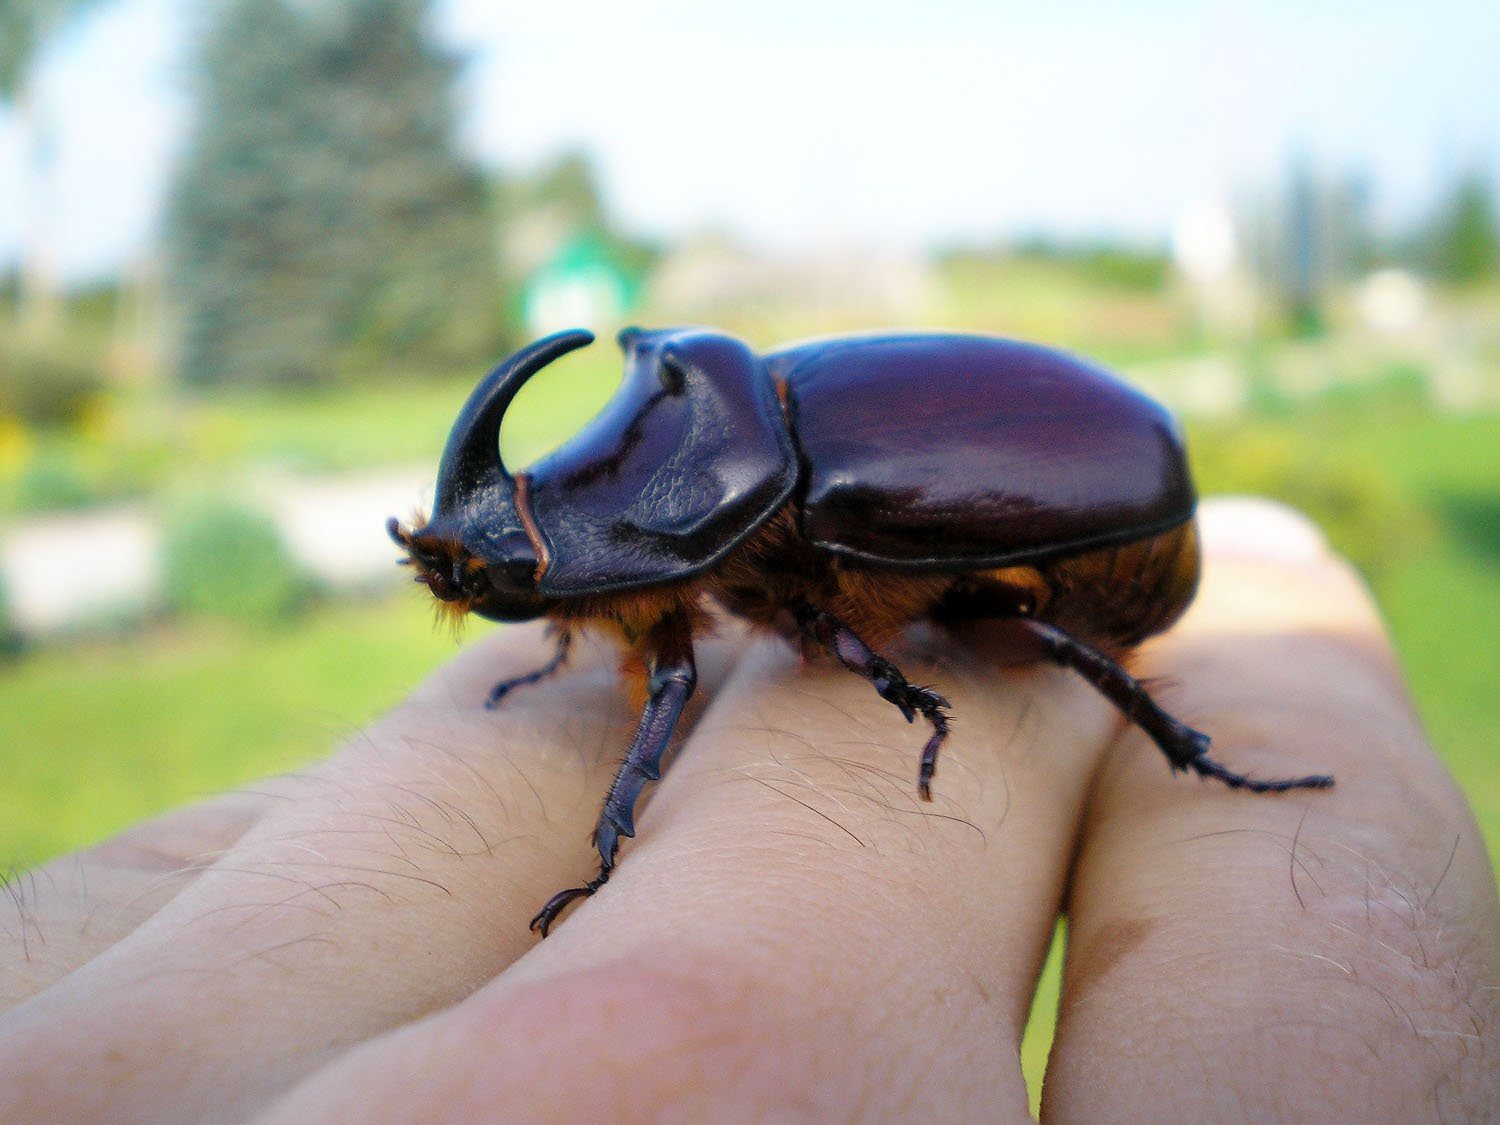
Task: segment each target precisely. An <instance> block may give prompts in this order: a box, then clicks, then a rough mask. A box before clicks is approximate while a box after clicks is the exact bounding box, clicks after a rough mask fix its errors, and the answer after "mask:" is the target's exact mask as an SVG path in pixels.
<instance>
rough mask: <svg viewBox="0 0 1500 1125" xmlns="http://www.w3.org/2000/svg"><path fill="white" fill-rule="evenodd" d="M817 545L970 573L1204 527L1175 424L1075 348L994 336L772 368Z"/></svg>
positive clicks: (849, 350)
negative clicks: (1192, 524) (1192, 523)
mask: <svg viewBox="0 0 1500 1125" xmlns="http://www.w3.org/2000/svg"><path fill="white" fill-rule="evenodd" d="M767 362H768V364H769V366H770V369H771V371H772V374H773V375H774V376H775V377H776V378H777V379H778V380H779V381H781V382H782V383H783V384H784V385H785V387H786V393H787V397H788V406H789V410H790V415H791V422H792V432H793V436H794V440H795V441H796V443H797V447H798V454H799V459H800V461H801V465H802V472H803V481H802V489H803V491H802V493H801V504H800V506H801V524H802V530H803V533H804V534H805V535H806V536H807V538H808V539H809V540H810V541H811V542H812V543H814V544H815V545H816V546H818V547H819V548H821V549H823V550H826V551H830V552H833V553H835V554H839V555H845V556H850V557H852V558H856V559H861V560H865V561H869V562H875V563H886V564H894V565H898V566H903V567H932V568H941V569H949V570H960V569H962V570H968V569H974V568H976V567H988V566H1009V565H1014V564H1018V563H1027V562H1033V561H1036V560H1040V559H1045V558H1056V557H1063V556H1067V555H1071V554H1077V553H1079V552H1082V551H1086V550H1090V549H1093V548H1096V547H1103V546H1108V545H1111V544H1116V543H1125V542H1130V541H1132V540H1138V539H1141V538H1143V537H1146V536H1149V535H1153V534H1156V533H1159V532H1162V531H1166V530H1169V529H1171V528H1173V527H1176V526H1178V525H1180V524H1182V523H1184V522H1185V521H1187V520H1189V519H1191V518H1192V515H1193V508H1194V504H1195V496H1194V492H1193V486H1192V482H1191V479H1190V477H1189V475H1188V469H1187V463H1186V459H1185V456H1184V453H1183V447H1182V441H1181V437H1180V434H1179V432H1178V429H1177V426H1176V424H1175V423H1174V421H1173V419H1172V417H1171V415H1169V414H1168V413H1167V412H1166V410H1165V409H1164V408H1162V407H1161V406H1159V405H1158V404H1157V403H1155V402H1154V401H1152V400H1151V399H1149V398H1147V397H1146V396H1145V395H1143V394H1141V393H1140V392H1138V391H1136V390H1134V389H1132V388H1131V387H1129V386H1127V385H1126V384H1124V383H1122V382H1121V381H1120V380H1118V379H1116V378H1115V377H1114V376H1112V375H1110V374H1109V373H1107V372H1105V371H1103V370H1101V369H1099V368H1097V367H1095V366H1093V365H1091V364H1089V363H1086V362H1084V361H1083V360H1081V359H1078V358H1076V357H1074V356H1071V355H1068V354H1067V353H1064V352H1059V351H1055V350H1053V349H1051V348H1045V347H1041V346H1038V345H1035V344H1027V343H1021V342H1018V341H1014V340H1003V339H996V338H991V337H984V336H963V335H943V334H925V333H924V334H912V335H906V336H889V335H884V336H870V337H849V338H843V339H836V340H828V341H820V342H816V343H812V344H805V345H801V346H797V347H793V348H788V349H785V350H783V351H780V352H775V353H772V354H771V355H769V356H767Z"/></svg>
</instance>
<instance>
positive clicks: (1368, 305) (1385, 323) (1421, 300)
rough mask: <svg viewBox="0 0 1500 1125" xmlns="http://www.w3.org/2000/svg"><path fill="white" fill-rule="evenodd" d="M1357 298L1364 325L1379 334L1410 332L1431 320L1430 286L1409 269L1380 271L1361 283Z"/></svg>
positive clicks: (1400, 334) (1406, 333)
mask: <svg viewBox="0 0 1500 1125" xmlns="http://www.w3.org/2000/svg"><path fill="white" fill-rule="evenodd" d="M1354 299H1355V302H1356V304H1357V306H1358V308H1359V316H1360V319H1361V320H1362V321H1363V322H1364V326H1365V327H1366V328H1368V329H1369V330H1370V331H1371V332H1374V333H1376V334H1377V335H1381V336H1405V335H1409V334H1411V333H1412V332H1415V331H1416V330H1417V329H1419V328H1421V327H1422V326H1423V324H1424V322H1425V321H1426V319H1427V306H1428V301H1427V286H1425V285H1424V284H1423V283H1422V281H1421V280H1420V279H1419V278H1418V277H1417V276H1416V275H1415V274H1412V273H1409V272H1407V271H1406V270H1398V269H1383V270H1376V271H1375V272H1374V273H1372V274H1370V275H1369V276H1368V277H1366V278H1365V279H1364V280H1363V281H1361V282H1360V283H1359V287H1358V289H1356V291H1355V295H1354Z"/></svg>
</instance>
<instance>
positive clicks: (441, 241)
mask: <svg viewBox="0 0 1500 1125" xmlns="http://www.w3.org/2000/svg"><path fill="white" fill-rule="evenodd" d="M1313 7H1314V6H1307V5H1294V4H1290V3H1286V4H1283V3H1280V2H1277V3H1272V4H1267V5H1256V6H1254V7H1251V6H1249V5H1238V4H1233V3H1218V4H1210V5H1190V4H1186V3H1173V2H1167V0H1164V2H1162V3H1150V4H1146V3H1142V4H1127V5H1104V4H1102V3H1074V4H1068V5H1061V6H1048V8H1047V11H1046V13H1045V14H1043V13H1041V12H1040V10H1039V9H1035V7H1034V6H1022V5H1009V4H998V5H992V6H976V5H965V4H960V3H956V2H953V0H943V2H941V3H936V4H934V5H932V6H931V11H930V12H928V13H927V14H926V15H925V16H923V17H921V18H920V19H918V18H917V17H915V16H912V15H907V16H902V15H899V14H886V15H881V14H879V13H877V12H874V11H872V10H870V9H869V8H868V6H860V5H852V4H845V3H830V4H827V5H824V6H817V5H814V6H810V7H809V6H806V5H795V4H790V3H782V2H781V0H775V2H772V3H765V4H756V5H752V4H749V3H748V2H735V3H728V2H724V3H708V4H687V3H684V2H678V0H650V2H647V3H642V4H638V5H636V4H633V5H608V4H606V3H603V2H602V0H560V2H559V3H557V4H552V5H542V6H537V5H521V4H512V3H508V2H507V3H496V4H481V3H478V2H465V0H446V2H443V3H428V2H425V0H217V2H215V3H212V4H206V5H202V4H191V3H187V2H185V0H93V2H90V0H74V2H72V3H68V2H64V0H0V516H3V522H0V777H3V779H4V780H3V781H0V865H3V864H7V863H9V864H17V865H18V864H23V863H27V862H32V861H36V860H39V859H42V858H45V857H46V856H48V855H50V854H53V853H55V852H58V851H60V850H63V849H65V848H69V847H73V846H76V845H78V844H81V843H84V842H87V841H89V840H91V839H95V838H98V837H100V836H102V835H104V834H107V833H108V832H110V831H112V830H114V829H116V828H118V827H119V826H121V825H123V824H125V823H127V822H129V821H131V820H133V819H135V818H137V817H139V816H141V815H144V814H146V813H149V812H151V811H154V810H156V809H159V808H162V807H164V806H167V805H170V804H172V803H174V802H177V801H180V800H182V799H185V798H187V797H190V796H194V795H197V794H201V793H205V792H208V791H212V790H214V789H216V788H218V787H221V786H225V785H232V784H235V783H237V782H241V781H244V780H245V779H247V778H249V777H252V776H255V775H256V774H259V773H263V772H265V771H269V770H274V769H282V768H287V767H289V766H292V765H295V764H296V763H297V762H299V761H302V760H305V759H306V758H307V757H308V756H309V755H311V754H315V753H318V752H321V751H323V750H325V749H326V748H328V747H329V746H331V745H332V744H333V743H334V742H335V741H336V740H337V738H338V737H339V735H340V734H341V733H342V732H344V731H347V730H350V729H353V728H355V727H357V725H358V724H359V723H361V722H363V721H364V720H365V719H367V718H368V717H369V716H370V715H372V714H373V713H374V712H376V711H377V710H379V709H380V708H382V707H384V706H387V705H389V704H390V703H391V702H392V701H394V700H395V699H396V698H397V697H398V696H399V694H400V693H401V692H402V691H403V690H404V689H406V688H407V687H409V686H410V685H411V684H412V683H413V682H414V681H415V680H416V679H417V678H418V677H419V676H420V675H421V674H422V673H423V672H424V671H425V670H427V669H429V668H431V667H432V666H434V665H435V664H436V663H437V662H439V661H440V660H442V659H444V658H445V657H446V656H447V655H448V654H449V653H450V652H451V641H450V640H449V639H448V638H447V637H446V636H445V635H443V634H435V633H434V632H433V631H432V630H431V629H430V628H429V627H428V624H427V621H426V617H427V613H428V609H427V606H426V604H425V602H424V599H423V598H422V597H421V592H420V591H417V590H414V589H412V588H411V587H410V585H409V584H405V583H403V582H402V580H401V577H402V576H401V575H399V574H397V573H396V568H395V567H394V566H392V565H391V563H392V561H393V558H394V552H393V550H392V548H391V546H390V545H389V543H388V542H387V541H386V540H385V538H384V534H383V531H382V527H381V524H382V521H383V519H384V517H385V516H386V515H389V514H393V513H403V514H404V513H406V512H408V511H409V510H410V509H411V508H412V507H414V506H417V505H420V504H421V503H422V502H423V500H424V498H425V497H426V495H427V494H428V493H429V491H430V482H431V475H432V472H433V468H434V466H435V461H436V457H437V455H438V452H439V451H440V449H441V445H442V441H443V438H444V436H445V434H446V431H447V427H448V425H449V423H450V422H451V420H452V418H453V415H454V413H455V411H456V409H457V407H458V405H459V404H460V403H461V402H462V400H463V398H464V396H465V394H466V393H467V391H468V390H469V388H470V387H471V386H472V384H473V382H474V380H475V379H476V378H477V376H478V375H479V374H480V373H481V372H482V371H483V370H484V369H485V368H486V367H487V365H489V364H490V363H492V362H493V361H494V360H495V358H496V357H497V356H499V355H500V354H501V353H503V352H504V351H505V350H506V349H507V348H510V347H513V346H514V345H516V344H518V343H519V342H521V341H523V340H525V339H527V338H529V337H532V336H535V335H537V334H540V333H543V332H546V331H551V330H553V329H557V328H561V327H571V326H575V325H584V326H588V327H591V328H594V329H595V330H596V331H599V332H600V334H601V337H602V339H604V340H607V339H608V333H610V332H611V331H612V330H613V329H615V328H618V327H619V326H621V325H622V324H625V323H629V322H640V323H648V324H655V323H683V322H696V323H709V324H714V325H718V326H722V327H724V328H726V329H728V330H730V331H733V332H737V333H740V334H742V335H743V336H744V337H745V338H746V339H748V340H749V341H750V342H751V343H752V344H754V345H757V346H762V347H766V346H771V345H774V344H776V343H779V342H782V341H785V340H788V339H792V338H797V337H802V336H808V335H814V334H821V333H828V332H837V331H842V330H848V329H857V328H878V327H890V326H898V325H899V326H907V325H920V326H927V327H934V328H958V329H968V330H977V331H985V332H996V333H1002V334H1006V335H1012V336H1020V337H1027V338H1032V339H1037V340H1041V341H1045V342H1048V343H1051V344H1055V345H1059V346H1062V347H1066V348H1070V349H1073V350H1076V351H1080V352H1084V353H1087V354H1090V355H1092V356H1095V357H1097V358H1099V359H1101V360H1103V361H1105V362H1106V363H1108V364H1110V365H1112V366H1114V367H1115V368H1116V369H1118V370H1119V371H1121V372H1122V373H1123V374H1124V375H1125V376H1126V377H1127V378H1129V379H1131V380H1133V381H1135V382H1136V383H1138V384H1139V385H1140V386H1142V387H1144V388H1146V389H1147V390H1149V391H1150V392H1151V393H1153V394H1156V395H1158V396H1159V397H1161V398H1162V399H1164V400H1165V401H1166V402H1168V403H1169V404H1171V405H1172V406H1173V407H1174V408H1175V409H1177V410H1178V411H1179V412H1180V414H1181V415H1182V416H1183V417H1184V419H1185V421H1186V424H1187V428H1188V431H1189V436H1190V442H1191V450H1192V455H1193V458H1194V462H1195V466H1196V471H1197V473H1198V477H1199V481H1200V483H1201V485H1202V488H1203V490H1204V491H1206V492H1215V491H1253V492H1259V493H1265V494H1268V495H1272V496H1277V497H1281V498H1283V499H1285V500H1287V501H1289V502H1290V503H1292V504H1294V505H1296V506H1298V507H1300V508H1302V509H1304V510H1305V511H1307V512H1309V513H1310V514H1311V515H1312V516H1313V517H1314V518H1315V519H1316V520H1317V521H1318V522H1319V523H1320V524H1321V525H1322V526H1323V527H1324V528H1325V529H1326V531H1327V532H1328V534H1329V535H1330V537H1331V538H1332V539H1333V541H1334V542H1335V544H1336V545H1337V546H1338V547H1339V548H1340V549H1341V550H1343V551H1345V552H1346V553H1348V554H1349V555H1350V557H1351V558H1353V559H1354V560H1355V562H1356V563H1357V564H1358V565H1359V566H1360V568H1361V569H1362V570H1363V571H1364V573H1365V574H1366V576H1367V577H1368V578H1369V580H1370V582H1371V583H1372V585H1373V586H1374V589H1375V591H1376V593H1377V596H1378V597H1379V598H1380V600H1381V603H1382V605H1383V607H1384V609H1385V611H1386V613H1387V614H1388V616H1389V619H1390V621H1391V625H1392V628H1393V630H1394V632H1395V635H1396V638H1397V641H1398V644H1399V646H1400V649H1401V653H1402V656H1403V659H1404V661H1405V663H1406V666H1407V669H1408V671H1409V674H1410V677H1411V681H1412V685H1413V688H1414V691H1415V694H1416V697H1417V700H1418V704H1419V706H1420V708H1421V710H1422V712H1423V714H1424V716H1425V718H1426V720H1427V722H1428V723H1429V725H1430V728H1431V730H1432V733H1433V736H1434V738H1435V740H1436V741H1437V743H1438V745H1439V747H1440V748H1441V750H1442V752H1443V753H1444V755H1445V756H1446V757H1447V759H1448V761H1449V763H1450V764H1451V766H1452V768H1453V770H1454V771H1455V773H1456V774H1457V775H1458V777H1459V778H1460V781H1461V782H1462V784H1463V785H1464V786H1465V788H1466V789H1467V791H1468V792H1469V794H1470V796H1471V798H1472V799H1473V801H1474V802H1475V805H1476V807H1477V808H1478V810H1479V814H1480V817H1481V820H1482V822H1483V824H1484V827H1485V829H1486V831H1487V833H1488V835H1489V840H1490V843H1491V847H1492V848H1494V847H1495V846H1496V842H1497V841H1500V755H1497V754H1496V746H1497V742H1500V692H1496V690H1495V683H1496V680H1497V673H1500V661H1497V659H1496V641H1495V638H1496V636H1497V635H1500V251H1497V246H1500V222H1497V214H1496V202H1495V192H1496V167H1497V154H1500V79H1497V77H1496V72H1495V68H1494V65H1493V64H1494V58H1493V45H1494V44H1495V43H1497V42H1500V15H1497V14H1496V11H1495V10H1494V9H1493V8H1492V7H1490V6H1487V5H1481V4H1478V3H1461V2H1447V0H1444V2H1439V3H1437V4H1436V5H1435V8H1434V6H1432V5H1429V6H1424V8H1423V9H1422V11H1421V12H1415V13H1414V12H1410V11H1407V10H1406V9H1404V8H1402V7H1400V6H1396V5H1393V4H1385V3H1374V4H1362V5H1352V4H1333V5H1326V6H1316V10H1313ZM1435 9H1441V11H1438V10H1435ZM773 75H779V77H775V76H773ZM617 375H618V359H617V356H616V355H615V354H613V349H612V347H611V346H609V345H608V344H607V343H601V344H600V345H597V346H596V347H595V348H593V349H590V350H589V351H588V352H586V353H584V354H583V355H582V356H581V357H578V358H571V359H569V360H568V361H567V362H566V363H564V364H562V365H560V366H559V369H558V370H557V371H556V372H555V373H550V372H549V374H548V375H547V376H545V377H543V378H542V379H539V380H537V381H536V383H535V385H533V386H529V387H528V388H527V391H526V393H525V396H524V398H523V400H522V402H521V403H520V404H518V406H517V409H516V410H514V411H513V412H512V415H511V416H510V417H508V419H507V430H506V432H505V434H504V435H503V436H502V442H503V444H504V445H505V447H506V455H507V459H508V460H509V461H511V463H514V464H520V463H524V462H525V461H526V460H528V459H529V458H530V457H532V456H534V455H536V454H537V453H540V452H542V451H544V450H545V449H546V448H548V446H549V445H550V444H551V443H554V442H555V441H557V440H558V439H560V438H561V437H562V436H565V435H566V434H567V433H568V432H570V431H571V430H572V429H574V428H576V426H577V425H578V424H579V423H580V422H581V421H582V420H584V419H585V418H587V417H588V416H589V415H590V414H591V413H592V412H593V411H594V410H595V409H597V407H598V406H599V405H600V404H601V403H602V402H603V400H604V399H605V397H607V395H608V394H609V392H610V390H611V389H612V386H613V384H614V382H615V380H616V378H617Z"/></svg>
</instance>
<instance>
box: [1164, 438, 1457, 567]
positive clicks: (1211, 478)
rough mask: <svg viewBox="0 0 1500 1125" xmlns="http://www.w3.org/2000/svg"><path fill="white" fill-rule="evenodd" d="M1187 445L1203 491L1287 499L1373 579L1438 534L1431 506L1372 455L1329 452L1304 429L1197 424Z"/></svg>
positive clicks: (1341, 451)
mask: <svg viewBox="0 0 1500 1125" xmlns="http://www.w3.org/2000/svg"><path fill="white" fill-rule="evenodd" d="M1189 450H1190V453H1191V455H1192V460H1193V471H1194V474H1195V477H1196V479H1197V482H1198V487H1199V490H1200V491H1201V492H1203V493H1204V494H1209V493H1215V492H1245V493H1254V494H1256V495H1260V496H1270V497H1273V498H1275V499H1277V500H1283V501H1285V502H1286V503H1288V504H1290V505H1292V506H1293V507H1294V508H1297V509H1298V510H1300V511H1302V512H1304V513H1306V514H1307V515H1308V516H1309V517H1311V518H1312V519H1313V520H1314V522H1316V523H1317V524H1318V526H1319V527H1320V528H1322V529H1323V533H1324V534H1325V535H1326V536H1328V540H1329V542H1330V543H1332V544H1333V546H1334V548H1335V549H1336V550H1338V551H1339V552H1340V553H1342V554H1344V555H1346V556H1347V557H1348V558H1349V559H1350V560H1351V561H1352V562H1353V563H1354V564H1355V565H1356V566H1357V567H1359V568H1360V570H1362V571H1363V572H1364V573H1365V574H1367V575H1369V576H1370V577H1372V578H1377V577H1378V576H1379V575H1380V574H1381V573H1382V572H1383V571H1384V570H1386V569H1387V568H1388V567H1389V566H1390V565H1391V564H1392V563H1393V562H1394V561H1395V560H1397V559H1398V558H1401V557H1404V556H1405V555H1406V554H1407V552H1409V551H1412V550H1414V549H1419V548H1420V547H1421V546H1422V545H1423V544H1424V543H1426V542H1427V541H1428V540H1429V539H1430V538H1431V536H1432V534H1433V526H1432V522H1431V519H1430V517H1429V516H1428V514H1427V513H1426V511H1425V510H1423V509H1422V508H1421V507H1420V506H1419V505H1418V504H1417V503H1416V502H1415V501H1414V500H1413V499H1412V498H1411V496H1410V495H1408V494H1407V492H1406V490H1405V489H1404V488H1403V487H1402V485H1401V484H1400V483H1399V482H1398V481H1397V479H1396V478H1395V477H1394V476H1393V475H1392V474H1391V472H1390V470H1389V469H1387V468H1386V467H1385V466H1384V465H1383V464H1382V463H1381V462H1380V461H1379V460H1378V459H1377V458H1376V457H1374V456H1373V455H1372V456H1362V455H1357V454H1353V453H1351V452H1350V451H1349V450H1348V449H1347V448H1343V449H1340V450H1338V451H1337V452H1336V453H1335V452H1331V451H1329V450H1326V449H1325V448H1324V447H1322V446H1321V445H1319V444H1316V443H1315V442H1313V441H1310V440H1309V439H1308V437H1307V436H1306V434H1305V433H1297V432H1294V431H1291V430H1284V429H1279V428H1277V429H1270V428H1265V427H1255V426H1234V425H1227V426H1206V427H1199V428H1195V430H1194V432H1193V434H1192V440H1191V443H1190V445H1189Z"/></svg>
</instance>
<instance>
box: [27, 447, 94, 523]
mask: <svg viewBox="0 0 1500 1125" xmlns="http://www.w3.org/2000/svg"><path fill="white" fill-rule="evenodd" d="M14 497H15V500H14V502H15V506H16V507H17V508H19V509H20V510H21V511H25V512H50V511H54V510H57V509H59V508H81V507H84V506H85V505H87V504H92V503H95V502H96V501H98V500H99V499H101V497H100V496H99V495H98V494H97V493H96V491H95V489H94V486H93V484H92V482H91V481H90V480H89V478H88V476H87V474H86V473H84V471H83V469H82V467H81V466H80V465H79V464H78V462H77V460H76V459H75V458H73V457H71V456H69V455H67V453H65V452H64V451H62V450H56V449H53V450H47V451H45V452H43V453H39V454H38V455H37V456H35V457H33V458H32V459H31V461H30V463H28V464H27V466H26V468H25V469H24V470H22V472H21V474H20V475H19V476H18V477H17V478H16V481H15V485H14Z"/></svg>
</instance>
